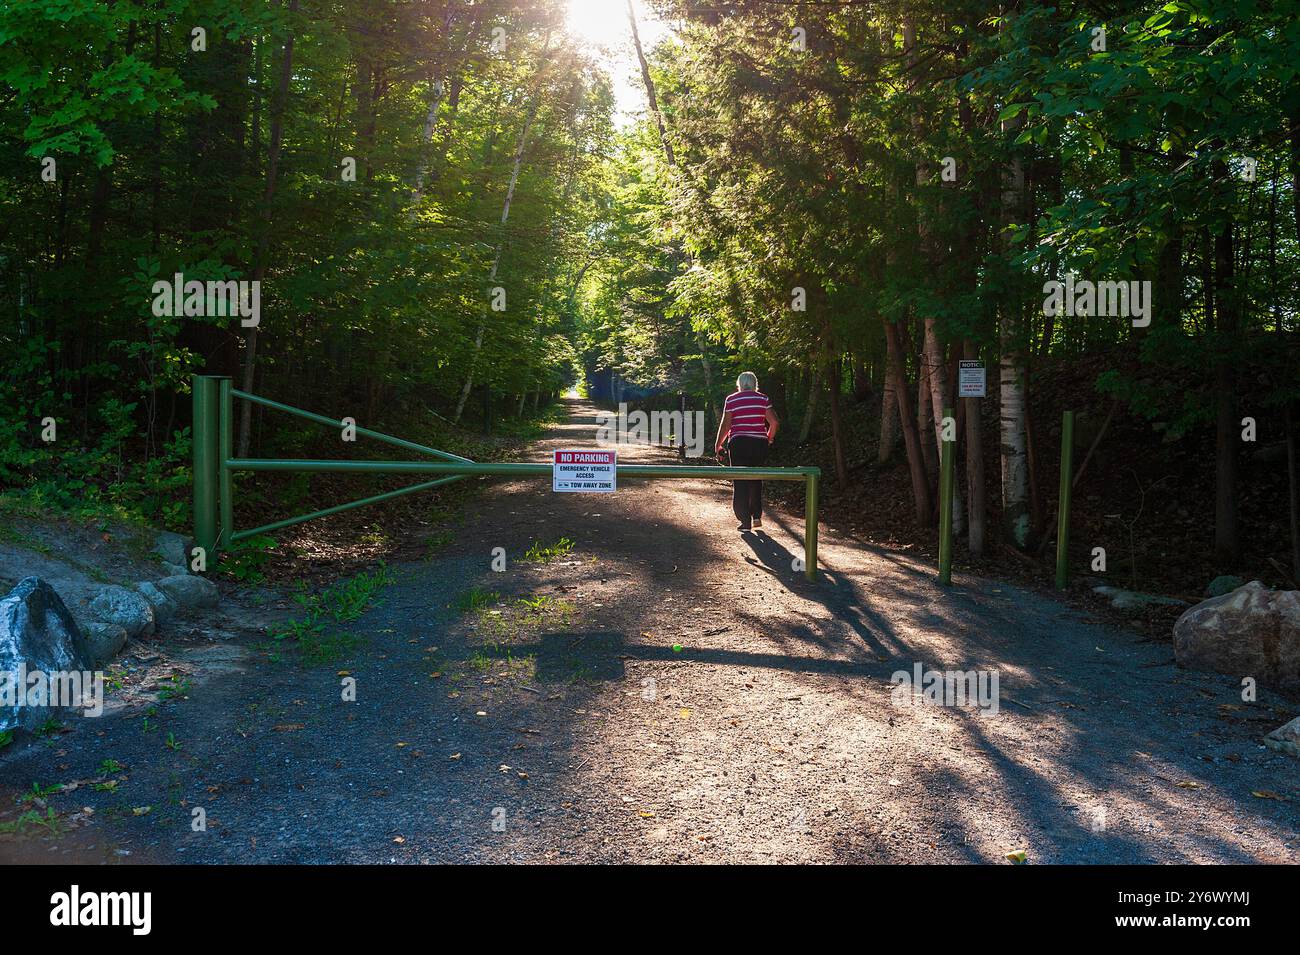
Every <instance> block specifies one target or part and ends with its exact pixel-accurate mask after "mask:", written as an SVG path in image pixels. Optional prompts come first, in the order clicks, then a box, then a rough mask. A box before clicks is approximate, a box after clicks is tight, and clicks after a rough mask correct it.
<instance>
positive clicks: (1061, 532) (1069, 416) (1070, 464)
mask: <svg viewBox="0 0 1300 955" xmlns="http://www.w3.org/2000/svg"><path fill="white" fill-rule="evenodd" d="M1073 488H1074V412H1073V411H1066V412H1063V413H1062V415H1061V492H1060V494H1059V496H1058V498H1057V510H1058V513H1059V514H1060V517H1059V518H1058V520H1057V524H1056V589H1057V590H1064V589H1065V587H1066V585H1067V584H1068V583H1069V582H1070V556H1069V552H1070V492H1071V490H1073Z"/></svg>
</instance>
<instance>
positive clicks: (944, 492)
mask: <svg viewBox="0 0 1300 955" xmlns="http://www.w3.org/2000/svg"><path fill="white" fill-rule="evenodd" d="M943 417H944V420H948V419H952V420H953V421H956V420H957V419H956V418H955V417H954V415H953V413H952V409H951V408H944V409H943ZM940 425H941V426H940V429H939V433H940V436H942V434H943V428H942V422H941V423H940ZM939 443H940V445H941V451H940V456H941V460H940V462H939V583H940V584H942V585H943V586H945V587H946V586H948V585H949V584H951V583H952V484H953V453H952V452H953V445H955V444H956V443H957V436H956V435H955V434H954V435H953V439H952V440H951V441H947V440H942V441H940V442H939Z"/></svg>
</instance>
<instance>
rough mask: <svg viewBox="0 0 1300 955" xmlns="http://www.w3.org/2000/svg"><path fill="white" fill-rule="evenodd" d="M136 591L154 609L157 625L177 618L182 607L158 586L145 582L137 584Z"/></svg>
mask: <svg viewBox="0 0 1300 955" xmlns="http://www.w3.org/2000/svg"><path fill="white" fill-rule="evenodd" d="M135 589H136V590H138V591H139V592H140V595H141V596H142V597H144V599H145V600H147V601H149V606H151V607H153V618H154V622H155V623H159V624H163V623H166V622H167V621H168V620H170V619H171V618H172V617H174V616H176V614H177V612H178V611H179V610H180V609H181V608H180V605H179V604H178V603H177V602H176V601H174V600H172V598H171V597H169V596H168V595H167V594H165V593H164V592H163V591H161V590H159V589H158V587H157V585H155V584H152V583H150V582H149V581H147V580H145V581H142V582H141V583H138V584H136V586H135Z"/></svg>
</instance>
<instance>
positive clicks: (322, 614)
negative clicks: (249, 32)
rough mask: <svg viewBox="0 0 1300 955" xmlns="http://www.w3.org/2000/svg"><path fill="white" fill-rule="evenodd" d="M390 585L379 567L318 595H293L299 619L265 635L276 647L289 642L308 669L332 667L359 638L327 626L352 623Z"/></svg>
mask: <svg viewBox="0 0 1300 955" xmlns="http://www.w3.org/2000/svg"><path fill="white" fill-rule="evenodd" d="M392 582H393V574H392V572H391V571H390V570H389V569H388V568H387V567H385V566H384V565H383V564H380V565H379V567H378V568H377V569H376V570H374V571H371V572H365V571H363V572H362V573H359V574H357V575H356V576H355V577H350V578H348V579H347V580H340V581H339V582H338V583H335V584H331V585H330V586H329V587H326V588H325V589H324V590H322V591H321V592H320V593H318V594H307V593H301V592H300V593H298V594H295V595H294V598H293V599H294V602H295V603H297V604H298V606H299V607H301V608H302V611H303V612H302V615H301V616H298V617H293V618H291V619H289V620H286V621H285V622H284V623H281V624H277V625H275V626H273V627H270V628H268V630H267V633H268V635H269V636H270V637H271V639H272V640H273V641H275V642H276V643H282V642H283V641H285V640H293V642H294V643H295V644H296V645H297V647H298V651H299V655H300V659H301V660H302V662H303V663H304V664H306V665H308V666H320V665H322V664H325V663H333V662H335V661H337V660H340V659H342V658H343V657H345V656H347V655H348V654H349V653H351V652H352V650H354V649H355V648H356V647H357V645H358V644H360V642H361V638H360V637H359V636H357V635H356V634H353V633H347V632H341V631H337V630H335V629H333V628H332V627H331V626H330V624H331V623H348V622H350V621H353V620H356V619H357V618H358V617H360V616H361V615H362V614H363V613H365V612H366V610H368V609H369V608H370V607H371V606H373V605H375V604H376V603H378V602H379V596H378V595H379V592H380V591H381V590H383V588H384V587H386V586H388V585H389V584H390V583H392Z"/></svg>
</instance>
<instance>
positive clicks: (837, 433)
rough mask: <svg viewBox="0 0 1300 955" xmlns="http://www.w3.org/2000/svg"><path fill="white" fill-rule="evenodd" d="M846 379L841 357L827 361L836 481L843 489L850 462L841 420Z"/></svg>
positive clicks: (847, 478) (845, 484)
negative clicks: (841, 397) (845, 447)
mask: <svg viewBox="0 0 1300 955" xmlns="http://www.w3.org/2000/svg"><path fill="white" fill-rule="evenodd" d="M843 384H844V380H843V377H842V375H841V371H840V361H839V358H834V359H831V360H829V361H827V363H826V387H827V389H828V390H829V392H830V397H831V446H832V450H833V451H834V454H835V483H837V484H838V485H839V486H840V488H841V489H844V488H846V487H848V486H849V464H848V461H847V459H846V458H845V455H844V430H843V425H842V423H841V421H840V391H841V389H842V388H843Z"/></svg>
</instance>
